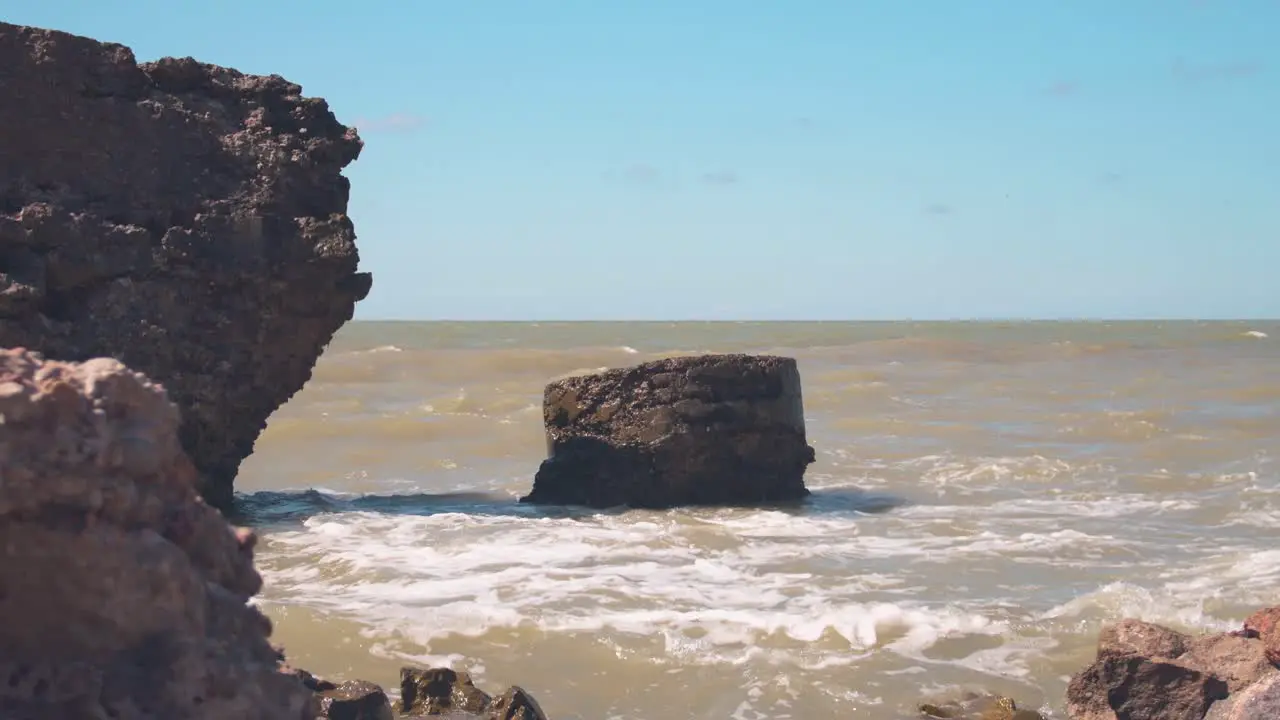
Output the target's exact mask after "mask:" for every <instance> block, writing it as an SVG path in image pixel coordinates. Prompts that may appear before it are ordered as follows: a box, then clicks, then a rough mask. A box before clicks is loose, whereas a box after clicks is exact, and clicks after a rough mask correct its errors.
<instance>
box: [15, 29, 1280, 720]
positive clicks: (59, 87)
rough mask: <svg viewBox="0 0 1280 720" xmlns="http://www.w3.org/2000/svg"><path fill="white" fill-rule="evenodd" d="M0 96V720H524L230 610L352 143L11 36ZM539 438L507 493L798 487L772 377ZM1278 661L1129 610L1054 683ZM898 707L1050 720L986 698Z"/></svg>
mask: <svg viewBox="0 0 1280 720" xmlns="http://www.w3.org/2000/svg"><path fill="white" fill-rule="evenodd" d="M0 88H3V89H4V92H5V93H6V94H8V95H9V97H0V100H9V101H11V102H5V103H3V106H4V107H5V108H9V109H10V110H8V111H5V112H0V134H2V135H3V136H4V137H6V138H21V142H14V143H10V146H12V147H11V148H10V147H7V148H6V155H5V158H4V159H5V163H4V165H3V166H0V347H4V346H7V347H10V348H13V349H9V350H0V537H3V540H4V548H5V553H6V555H5V562H4V563H0V617H3V618H4V619H5V620H4V622H2V623H0V649H2V650H3V654H0V678H2V679H3V681H0V718H3V719H4V720H47V719H59V718H67V719H68V720H79V719H80V718H85V719H90V718H93V719H101V718H111V719H113V720H144V719H145V720H151V719H153V718H165V719H166V720H186V719H191V720H196V719H200V720H204V719H207V720H219V719H221V718H231V717H234V718H245V719H247V720H253V719H254V718H261V719H262V720H276V719H277V718H289V719H290V720H295V719H301V720H310V719H311V718H315V717H328V718H331V719H333V720H338V719H342V720H356V719H361V720H389V719H390V718H393V717H395V716H396V713H399V714H400V716H402V717H422V716H434V717H450V718H456V719H457V720H461V719H462V718H477V719H480V720H546V715H545V714H544V713H543V711H542V710H541V708H539V706H538V703H537V702H536V700H534V698H533V697H532V696H531V695H529V694H528V693H527V692H525V691H524V690H523V689H521V688H519V687H511V688H508V689H507V690H505V691H503V692H501V693H499V694H498V695H496V696H491V695H489V694H487V693H485V692H484V691H482V690H480V689H479V688H477V687H476V686H475V684H474V683H473V681H472V679H471V677H470V676H469V675H468V674H467V673H465V672H460V671H454V670H451V669H447V668H431V669H423V668H405V669H404V670H403V671H402V674H401V678H400V687H399V700H398V701H397V702H396V703H393V702H392V700H391V698H390V697H389V695H388V693H387V692H386V690H385V689H384V688H383V687H380V686H378V685H376V684H374V683H371V682H367V681H362V680H353V681H348V682H343V683H341V684H337V683H332V682H327V681H325V680H321V679H317V678H315V677H313V676H311V675H309V674H308V673H306V672H304V671H301V670H294V669H291V668H289V667H288V666H287V665H286V664H285V662H284V660H285V655H284V651H283V650H282V649H280V648H278V647H274V646H272V645H271V643H270V636H271V623H270V621H269V620H268V619H267V618H266V617H265V616H263V615H262V614H261V613H260V612H259V611H258V610H257V609H256V608H254V607H253V606H251V605H250V604H249V601H250V600H251V599H252V598H253V597H254V596H255V595H256V594H257V593H258V592H259V590H260V589H261V585H262V581H261V578H260V576H259V575H258V572H257V571H256V569H255V568H254V564H253V551H254V546H255V543H256V537H255V535H254V534H253V532H252V531H250V530H247V529H243V528H235V527H232V526H231V525H230V524H228V522H227V521H226V519H225V518H224V517H223V516H222V515H221V513H220V512H219V511H218V509H217V508H226V507H227V506H228V505H229V503H230V500H231V497H232V481H233V479H234V476H235V473H236V470H237V468H238V466H239V463H240V461H241V460H243V458H244V457H246V456H247V455H248V454H249V453H250V452H251V451H252V448H253V443H254V441H255V440H256V438H257V436H258V434H259V433H260V432H261V430H262V428H263V426H264V424H265V421H266V419H267V417H268V416H269V415H270V414H271V413H272V412H273V411H275V410H276V409H277V408H278V407H279V406H280V405H281V404H283V403H284V402H285V401H287V400H288V399H289V397H291V396H292V395H293V393H295V392H296V391H297V390H299V389H300V388H301V387H302V386H303V384H304V383H305V382H306V381H307V379H308V378H309V377H310V374H311V371H312V367H313V366H314V363H315V361H316V359H317V358H318V357H319V355H320V353H321V351H322V350H323V348H324V346H325V345H326V344H327V343H328V342H329V340H330V339H331V338H332V336H333V333H334V332H335V331H336V330H337V329H338V328H339V327H340V326H341V325H342V324H343V323H344V322H346V321H347V320H349V319H350V318H351V315H352V312H353V308H354V305H355V303H356V302H357V301H358V300H360V299H362V298H363V297H364V296H365V294H367V293H368V291H369V288H370V284H371V282H372V281H371V278H370V276H369V275H368V274H367V273H360V272H357V263H358V254H357V252H356V248H355V242H354V240H355V232H354V228H353V227H352V225H351V222H350V220H349V218H347V216H346V204H347V195H348V190H349V187H348V184H347V181H346V179H345V178H343V176H342V175H341V170H342V168H343V167H345V166H346V165H347V164H348V163H350V162H352V161H353V160H354V159H355V158H356V157H357V156H358V154H359V152H360V148H361V142H360V140H359V138H358V136H357V135H356V134H355V132H354V130H352V129H350V128H346V127H345V126H343V125H341V124H340V123H338V121H337V120H336V119H335V117H334V116H333V114H332V112H330V110H329V108H328V106H327V105H326V104H325V102H324V101H323V100H319V99H315V98H304V97H302V95H301V88H300V87H298V86H297V85H294V84H292V83H289V82H288V81H286V80H284V79H282V78H279V77H276V76H272V77H256V76H248V75H243V74H241V73H238V72H236V71H234V70H230V69H226V68H219V67H216V66H212V65H206V64H202V63H198V62H196V61H195V60H192V59H190V58H185V59H172V58H167V59H162V60H159V61H157V62H154V63H144V64H139V63H137V62H136V60H135V58H134V57H133V54H132V52H131V51H129V49H128V48H125V47H123V46H121V45H116V44H111V43H100V42H97V41H94V40H91V39H88V38H82V37H77V36H73V35H69V34H66V33H59V32H55V31H50V30H42V29H36V28H26V27H19V26H14V25H8V24H5V23H0ZM15 98H21V102H18V101H16V100H15ZM12 108H20V111H17V112H14V111H12ZM25 348H32V349H31V350H28V349H25ZM112 358H114V359H112ZM161 382H163V383H164V385H163V386H162V385H161V384H159V383H161ZM544 419H545V422H546V429H547V434H548V449H549V453H548V455H549V457H548V458H547V460H546V461H545V462H544V463H543V466H542V468H541V469H540V470H539V472H538V475H537V477H536V478H535V484H534V488H533V491H532V492H531V494H530V495H529V496H528V497H527V498H524V500H525V501H526V502H534V503H539V502H542V503H574V504H582V505H587V506H594V507H611V506H617V505H628V506H633V507H670V506H675V505H684V504H750V503H757V502H786V501H797V500H799V499H802V498H803V497H804V496H805V495H806V494H807V492H808V491H807V489H806V488H805V486H804V483H803V475H804V471H805V468H806V467H807V466H808V465H809V464H810V463H811V462H813V458H814V455H813V448H812V447H810V446H809V445H808V444H807V441H806V438H805V431H804V420H803V405H802V402H801V397H800V381H799V374H798V371H797V370H796V366H795V361H794V360H792V359H790V358H778V357H770V356H755V357H753V356H744V355H735V356H703V357H697V358H677V359H668V360H662V361H657V362H654V363H648V364H645V365H642V366H637V367H633V368H625V369H620V370H616V371H610V372H606V373H601V374H598V375H592V376H584V377H580V378H569V379H565V380H561V381H556V382H554V383H552V384H551V385H549V386H548V387H547V390H546V396H545V402H544ZM600 478H605V480H603V481H601V480H600ZM1278 665H1280V607H1272V608H1267V609H1263V610H1260V611H1259V612H1257V613H1255V614H1254V615H1252V616H1251V617H1250V618H1249V619H1248V620H1246V621H1245V623H1244V625H1243V627H1241V628H1240V629H1239V630H1236V631H1234V632H1230V633H1217V634H1209V635H1203V636H1198V637H1193V636H1189V635H1186V634H1183V633H1179V632H1176V631H1174V630H1171V629H1169V628H1165V627H1161V626H1159V625H1153V624H1150V623H1145V622H1141V621H1138V620H1123V621H1121V622H1118V623H1116V624H1114V625H1110V626H1108V627H1107V628H1105V629H1104V630H1103V631H1102V633H1101V635H1100V638H1099V642H1098V651H1097V656H1096V659H1095V661H1094V662H1093V663H1092V664H1091V665H1090V666H1088V667H1087V668H1085V669H1083V670H1082V671H1080V672H1079V673H1077V674H1076V675H1075V676H1074V677H1073V678H1072V680H1071V683H1070V686H1069V688H1068V691H1067V698H1066V702H1067V707H1068V715H1069V717H1070V718H1072V720H1263V719H1264V718H1267V719H1274V718H1280V669H1277V666H1278ZM918 712H919V716H920V717H928V718H960V719H965V720H1035V719H1036V718H1040V719H1041V720H1043V718H1044V716H1043V715H1041V714H1040V713H1038V712H1034V711H1031V710H1026V709H1020V708H1018V707H1017V705H1016V703H1015V702H1013V701H1012V700H1010V699H1009V698H1004V697H998V696H980V695H969V696H962V697H959V698H955V699H951V700H943V701H939V702H933V703H925V704H921V705H919V707H918Z"/></svg>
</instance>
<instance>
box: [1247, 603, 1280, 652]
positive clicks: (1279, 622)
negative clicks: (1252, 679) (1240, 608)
mask: <svg viewBox="0 0 1280 720" xmlns="http://www.w3.org/2000/svg"><path fill="white" fill-rule="evenodd" d="M1244 635H1245V637H1252V638H1258V639H1259V640H1261V641H1262V644H1263V647H1265V648H1266V655H1267V659H1268V660H1269V661H1271V664H1272V665H1276V666H1280V607H1269V608H1263V609H1262V610H1259V611H1258V612H1256V613H1254V614H1252V615H1250V616H1249V617H1248V618H1247V619H1246V620H1245V621H1244Z"/></svg>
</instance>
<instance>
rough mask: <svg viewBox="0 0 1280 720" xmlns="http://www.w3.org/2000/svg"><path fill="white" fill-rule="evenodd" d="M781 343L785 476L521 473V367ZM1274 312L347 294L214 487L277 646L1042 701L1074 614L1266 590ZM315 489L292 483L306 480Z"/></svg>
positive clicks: (650, 679) (823, 712)
mask: <svg viewBox="0 0 1280 720" xmlns="http://www.w3.org/2000/svg"><path fill="white" fill-rule="evenodd" d="M705 351H748V352H753V351H769V352H777V353H783V354H788V355H793V356H795V357H797V358H798V359H799V361H800V370H801V373H802V376H803V380H804V392H805V406H806V414H807V416H808V427H809V433H810V442H811V444H813V445H814V446H815V447H816V448H817V450H818V462H817V463H816V464H814V465H813V466H812V467H811V468H810V471H809V474H808V476H807V481H808V484H809V486H810V488H812V489H813V490H814V491H815V494H814V497H813V500H812V502H810V503H809V504H808V505H807V507H804V508H802V509H790V510H772V511H771V510H680V511H672V512H626V513H600V512H587V511H580V510H563V509H562V510H555V509H534V508H528V507H521V506H519V505H517V504H516V503H515V498H516V497H517V496H518V495H519V494H522V493H524V492H526V491H527V490H528V488H529V486H530V483H531V478H532V475H533V472H534V470H535V469H536V468H537V465H538V462H539V461H540V460H541V457H542V454H543V452H544V449H545V446H544V442H543V436H542V427H541V414H540V410H539V403H540V400H541V391H542V386H543V384H544V383H545V382H546V381H547V380H548V379H550V378H552V377H555V376H558V375H563V374H568V373H573V372H577V371H587V370H594V369H597V368H602V367H607V366H619V365H625V364H631V363H635V362H639V361H642V360H646V359H650V358H653V357H658V356H663V355H672V354H683V353H689V352H705ZM1278 437H1280V323H1274V322H1272V323H1263V322H1254V323H1163V324H1151V323H1110V324H1082V323H1081V324H1077V323H989V324H981V323H950V324H908V323H884V324H842V323H777V324H769V323H722V324H704V323H683V324H665V323H653V324H641V323H626V324H571V323H563V324H562V323H546V324H541V325H538V324H496V323H495V324H478V323H440V324H431V323H357V324H354V325H351V326H349V327H348V328H346V329H345V330H344V331H343V332H342V334H341V335H340V336H339V338H338V339H337V340H336V341H335V343H334V345H333V346H332V347H331V348H330V349H329V351H328V353H327V354H326V355H325V357H324V358H323V359H322V360H321V362H320V364H319V366H318V367H317V369H316V374H315V378H314V379H313V380H312V382H311V384H310V385H309V386H308V387H307V388H306V389H305V390H304V391H303V392H301V393H300V394H299V395H298V396H297V397H295V398H294V399H293V400H292V401H291V402H290V403H289V404H288V405H287V406H285V407H284V408H282V409H281V410H280V411H279V412H278V413H277V414H276V415H275V416H274V417H273V418H272V420H271V422H270V424H269V426H268V429H267V431H266V433H265V434H264V435H263V436H262V439H261V440H260V441H259V443H258V448H257V451H256V453H255V454H254V456H253V457H251V458H250V459H249V460H248V461H247V462H246V463H245V465H244V468H243V471H242V475H241V478H240V480H239V488H240V490H241V491H242V492H243V493H244V495H243V496H242V498H241V509H242V511H243V512H244V513H245V516H246V517H247V518H248V519H249V521H250V522H252V523H253V524H255V525H257V526H258V527H259V528H260V529H261V530H262V532H263V533H264V535H265V540H264V542H263V543H262V545H261V546H260V547H261V550H260V561H259V564H260V566H261V567H262V569H263V573H264V576H265V578H266V580H267V588H266V591H265V593H264V600H263V606H264V608H265V609H266V610H267V612H268V613H269V614H270V615H271V616H272V617H273V618H274V619H275V621H276V628H277V630H276V632H277V638H278V639H279V640H281V641H282V642H284V643H285V644H286V646H287V649H288V651H289V654H290V657H291V659H292V660H293V661H294V662H295V663H296V664H298V665H300V666H302V667H306V668H308V669H311V670H313V671H315V672H318V673H321V674H325V675H330V676H334V677H338V678H354V677H362V678H366V679H370V680H374V681H377V682H381V683H383V684H387V685H393V684H394V682H395V677H396V671H397V668H398V667H399V665H400V664H401V663H402V662H403V661H406V660H408V661H414V662H433V663H439V662H450V663H452V664H453V665H454V666H455V667H459V668H469V669H472V670H473V671H479V673H480V676H481V681H482V682H483V683H484V684H485V685H486V686H491V687H493V688H494V689H497V688H498V686H502V685H505V684H511V683H517V684H521V685H523V686H524V687H526V688H527V689H529V690H531V691H532V692H534V693H535V695H536V696H537V697H538V698H539V699H540V701H541V702H542V704H543V706H544V709H546V710H547V711H548V713H549V714H550V715H551V716H552V717H553V718H554V719H555V720H567V719H569V718H580V719H582V720H605V719H607V718H619V719H621V718H627V719H637V720H682V719H684V718H699V719H702V718H706V719H711V718H715V719H721V718H735V719H739V720H746V719H750V718H800V719H809V718H815V719H816V718H835V717H839V718H876V719H880V718H899V717H910V716H911V715H910V710H911V708H912V707H913V706H914V704H915V703H916V702H917V701H918V700H919V699H920V698H921V697H922V696H924V695H927V694H929V693H934V692H938V691H945V690H947V689H948V688H953V687H957V686H963V687H967V688H985V689H987V690H991V691H999V692H1004V693H1006V694H1010V695H1012V696H1014V697H1015V698H1017V699H1018V700H1019V701H1020V703H1022V704H1023V705H1024V706H1031V707H1037V706H1039V707H1041V709H1043V710H1045V711H1048V712H1051V713H1055V714H1056V716H1057V717H1061V709H1062V695H1063V690H1064V687H1065V683H1066V678H1067V676H1068V675H1069V674H1070V673H1071V672H1073V671H1074V670H1076V669H1078V668H1079V667H1080V666H1081V665H1083V664H1084V663H1085V662H1087V660H1088V657H1089V655H1090V652H1091V648H1092V645H1093V643H1094V641H1095V638H1096V634H1097V630H1098V628H1099V626H1100V624H1101V623H1102V622H1104V621H1106V620H1110V619H1114V618H1118V617H1121V616H1138V617H1143V618H1147V619H1151V620H1155V621H1159V622H1166V623H1171V624H1175V625H1179V626H1184V627H1189V628H1216V627H1224V626H1226V625H1227V624H1229V623H1233V622H1235V621H1238V620H1239V619H1240V618H1242V617H1243V616H1244V614H1246V611H1247V610H1249V609H1250V608H1251V607H1253V606H1256V605H1258V604H1262V603H1273V604H1274V603H1276V602H1278V601H1280V547H1278V546H1277V540H1280V464H1277V461H1276V458H1277V455H1280V441H1278V440H1277V438H1278ZM312 489H315V490H314V491H313V490H312Z"/></svg>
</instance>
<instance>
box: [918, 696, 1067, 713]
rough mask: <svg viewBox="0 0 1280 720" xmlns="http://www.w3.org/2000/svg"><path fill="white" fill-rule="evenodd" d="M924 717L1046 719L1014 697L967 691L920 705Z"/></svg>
mask: <svg viewBox="0 0 1280 720" xmlns="http://www.w3.org/2000/svg"><path fill="white" fill-rule="evenodd" d="M920 715H921V717H923V718H931V719H932V718H937V719H939V720H1045V718H1044V716H1043V715H1041V714H1040V713H1038V712H1035V711H1034V710H1019V709H1018V704H1017V703H1015V702H1014V701H1013V698H1009V697H1005V696H1003V695H979V694H977V693H966V694H964V695H963V696H961V697H959V698H957V699H954V700H949V701H947V702H943V703H939V704H933V703H924V704H922V705H921V706H920Z"/></svg>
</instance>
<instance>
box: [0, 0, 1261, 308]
mask: <svg viewBox="0 0 1280 720" xmlns="http://www.w3.org/2000/svg"><path fill="white" fill-rule="evenodd" d="M3 16H4V19H6V20H8V21H11V22H19V23H26V24H33V25H40V26H46V27H54V28H58V29H62V30H67V31H71V32H76V33H80V34H85V35H90V36H93V37H97V38H100V39H104V40H112V41H116V42H122V43H125V44H127V45H130V46H131V47H133V49H134V51H135V52H136V53H137V55H138V57H139V59H141V60H151V59H155V58H157V57H160V56H163V55H192V56H195V57H197V58H198V59H200V60H204V61H207V62H214V63H218V64H223V65H230V66H233V67H237V68H239V69H241V70H244V71H246V72H255V73H278V74H281V75H284V76H285V77H287V78H289V79H290V80H293V81H295V82H298V83H300V84H301V85H302V86H303V89H304V92H305V93H306V94H308V95H318V96H322V97H325V98H326V99H328V100H329V102H330V104H331V106H332V107H333V108H334V111H335V112H336V114H337V115H338V118H339V120H341V121H343V122H345V123H347V124H355V125H358V126H360V127H361V135H362V137H364V139H365V143H366V146H365V151H364V153H363V155H362V157H361V159H360V160H358V161H357V162H356V163H355V164H353V165H352V166H351V167H350V168H349V170H348V174H349V176H350V177H351V179H352V184H353V192H352V203H351V215H352V217H353V219H354V220H355V222H356V228H357V231H358V233H359V244H360V251H361V257H362V265H363V267H364V269H367V270H371V271H372V272H373V273H374V289H373V292H372V294H371V295H370V296H369V298H368V299H367V300H366V301H365V302H364V303H362V304H361V306H360V308H359V310H358V317H364V318H423V319H427V318H432V319H434V318H446V319H682V318H697V319H795V318H805V319H886V318H908V317H909V318H916V319H925V318H975V317H1002V318H1008V317H1272V318H1274V317H1277V316H1280V284H1277V283H1276V282H1275V277H1276V274H1277V272H1278V271H1280V123H1278V121H1277V118H1278V117H1280V40H1278V39H1280V0H1237V1H1234V2H1233V1H1231V0H1217V1H1215V0H1018V1H1015V0H967V1H965V2H960V1H959V0H933V1H931V2H901V1H899V2H892V1H890V0H877V1H876V2H871V1H864V2H859V1H857V0H842V1H838V0H830V1H819V0H793V1H792V2H788V3H779V2H758V3H744V2H741V1H738V2H729V1H728V0H644V1H641V0H607V1H606V0H594V1H591V2H588V1H585V0H578V1H570V0H558V1H557V0H519V1H518V2H517V1H516V0H508V1H507V2H480V1H478V0H472V1H470V2H465V1H463V0H455V1H454V2H442V1H438V0H419V1H418V2H414V3H411V2H394V3H393V2H387V1H385V0H382V1H379V0H366V1H365V2H361V3H352V2H335V1H333V0H315V1H313V2H306V3H303V2H270V1H269V0H257V1H255V2H248V1H246V0H224V1H222V2H218V3H189V2H181V1H178V2H175V1H174V0H165V1H164V2H159V1H156V0H131V1H130V2H124V1H123V0H117V1H115V2H88V1H87V0H79V1H74V0H10V2H8V3H6V7H5V12H4V13H3Z"/></svg>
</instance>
